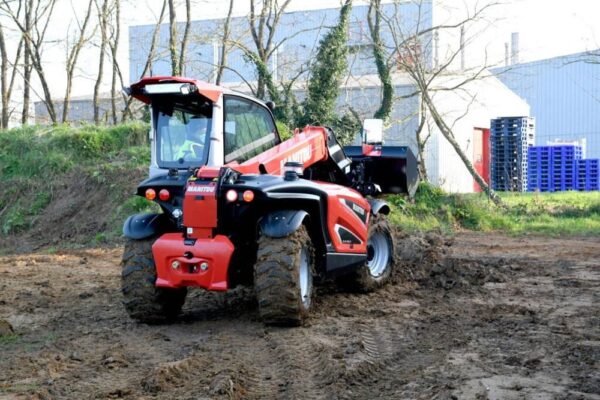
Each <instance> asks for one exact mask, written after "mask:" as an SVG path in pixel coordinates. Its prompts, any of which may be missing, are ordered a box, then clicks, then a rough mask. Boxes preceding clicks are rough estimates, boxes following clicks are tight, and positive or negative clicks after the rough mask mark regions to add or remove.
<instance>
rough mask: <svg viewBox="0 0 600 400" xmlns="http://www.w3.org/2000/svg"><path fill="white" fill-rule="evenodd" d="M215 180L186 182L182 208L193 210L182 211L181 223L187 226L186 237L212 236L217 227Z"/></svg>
mask: <svg viewBox="0 0 600 400" xmlns="http://www.w3.org/2000/svg"><path fill="white" fill-rule="evenodd" d="M216 185H217V184H216V182H213V181H209V182H206V181H195V182H194V181H191V182H188V185H187V188H186V191H185V194H184V197H183V209H184V210H194V212H184V213H183V225H184V226H186V227H188V232H187V234H188V237H190V238H193V239H200V238H212V233H213V229H215V228H216V227H217V197H216V194H217V193H216V188H217V186H216Z"/></svg>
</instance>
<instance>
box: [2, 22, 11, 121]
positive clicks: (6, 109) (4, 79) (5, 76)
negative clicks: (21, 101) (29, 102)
mask: <svg viewBox="0 0 600 400" xmlns="http://www.w3.org/2000/svg"><path fill="white" fill-rule="evenodd" d="M0 56H1V57H2V64H1V65H0V86H1V88H0V90H1V92H2V120H1V124H0V127H1V128H2V129H6V128H8V119H9V100H8V63H9V61H8V52H7V51H6V41H5V39H4V28H3V26H2V24H1V23H0Z"/></svg>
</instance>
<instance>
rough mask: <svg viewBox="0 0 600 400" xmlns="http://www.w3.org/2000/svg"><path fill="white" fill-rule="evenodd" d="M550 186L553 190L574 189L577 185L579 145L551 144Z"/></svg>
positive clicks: (580, 151) (579, 156)
mask: <svg viewBox="0 0 600 400" xmlns="http://www.w3.org/2000/svg"><path fill="white" fill-rule="evenodd" d="M550 149H551V151H552V156H551V161H550V162H551V168H552V179H553V183H552V188H553V190H554V191H556V192H558V191H565V190H574V189H576V187H577V163H578V161H579V160H581V155H582V150H581V146H574V145H568V146H551V148H550Z"/></svg>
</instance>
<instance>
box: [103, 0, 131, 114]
mask: <svg viewBox="0 0 600 400" xmlns="http://www.w3.org/2000/svg"><path fill="white" fill-rule="evenodd" d="M111 14H112V18H111V21H110V23H109V29H110V38H109V41H108V43H109V47H110V53H111V58H112V79H111V85H110V105H111V115H112V122H113V124H117V122H118V116H117V80H118V81H119V84H120V86H121V87H123V83H124V82H123V74H122V73H121V67H120V65H119V58H118V52H119V41H120V38H121V0H114V3H113V12H112V13H111ZM121 96H122V100H123V101H124V100H125V96H124V95H121ZM128 111H129V110H128V109H127V110H124V113H123V119H125V118H126V117H127V115H128V113H127V112H128Z"/></svg>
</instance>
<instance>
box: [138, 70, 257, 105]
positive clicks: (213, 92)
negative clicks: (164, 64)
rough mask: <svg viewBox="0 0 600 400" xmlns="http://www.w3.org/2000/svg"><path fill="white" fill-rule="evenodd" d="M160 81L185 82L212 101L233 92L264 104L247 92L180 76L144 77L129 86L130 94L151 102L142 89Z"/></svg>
mask: <svg viewBox="0 0 600 400" xmlns="http://www.w3.org/2000/svg"><path fill="white" fill-rule="evenodd" d="M161 83H182V84H184V83H187V84H190V85H194V86H195V87H196V88H197V89H198V93H199V94H200V95H202V96H203V97H205V98H207V99H208V100H210V101H212V102H213V103H216V102H217V101H219V98H220V97H221V96H222V95H223V94H235V95H236V96H243V97H246V98H248V99H251V100H253V101H255V102H257V103H260V104H263V105H264V103H263V102H262V101H260V100H258V99H256V98H254V97H251V96H248V95H247V94H244V93H238V92H235V91H233V90H229V89H227V88H224V87H222V86H217V85H213V84H212V83H208V82H204V81H200V80H197V79H191V78H185V77H180V76H149V77H144V78H142V79H141V80H140V81H138V82H136V83H134V84H132V85H131V87H130V92H131V96H133V97H134V98H136V99H138V100H140V101H142V102H144V103H146V104H150V103H151V99H150V97H149V96H148V95H147V94H145V93H144V92H143V91H142V89H143V88H144V87H145V86H147V85H156V84H161Z"/></svg>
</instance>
